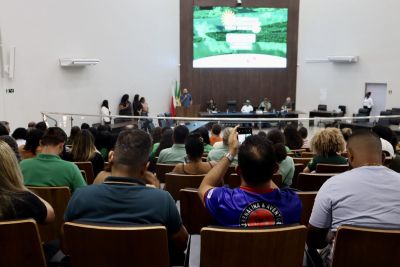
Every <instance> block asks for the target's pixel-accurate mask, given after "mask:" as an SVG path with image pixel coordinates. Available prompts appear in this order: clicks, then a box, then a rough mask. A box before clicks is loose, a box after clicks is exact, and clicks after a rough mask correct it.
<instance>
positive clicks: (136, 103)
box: [132, 94, 143, 116]
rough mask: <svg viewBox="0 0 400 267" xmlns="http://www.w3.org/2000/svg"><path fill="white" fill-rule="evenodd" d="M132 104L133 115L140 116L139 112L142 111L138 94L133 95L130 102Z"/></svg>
mask: <svg viewBox="0 0 400 267" xmlns="http://www.w3.org/2000/svg"><path fill="white" fill-rule="evenodd" d="M132 106H133V116H140V114H141V113H142V108H143V106H142V103H141V102H140V99H139V95H137V94H136V95H135V96H134V97H133V102H132Z"/></svg>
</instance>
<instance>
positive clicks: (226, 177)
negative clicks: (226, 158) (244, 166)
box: [224, 165, 236, 181]
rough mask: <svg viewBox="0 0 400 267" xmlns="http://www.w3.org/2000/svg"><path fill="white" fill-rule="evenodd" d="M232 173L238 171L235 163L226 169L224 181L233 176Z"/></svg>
mask: <svg viewBox="0 0 400 267" xmlns="http://www.w3.org/2000/svg"><path fill="white" fill-rule="evenodd" d="M232 173H236V166H235V165H230V166H229V167H228V170H227V171H226V173H225V175H224V181H225V180H226V179H229V176H231V174H232Z"/></svg>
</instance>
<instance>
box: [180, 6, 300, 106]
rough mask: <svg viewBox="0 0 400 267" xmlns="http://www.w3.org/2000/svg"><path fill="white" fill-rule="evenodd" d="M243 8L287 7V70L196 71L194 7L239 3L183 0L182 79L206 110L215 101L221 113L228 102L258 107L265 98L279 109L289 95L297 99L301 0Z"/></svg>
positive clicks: (181, 9)
mask: <svg viewBox="0 0 400 267" xmlns="http://www.w3.org/2000/svg"><path fill="white" fill-rule="evenodd" d="M242 2H243V4H242V6H252V7H286V8H288V41H287V68H286V69H217V68H210V69H203V68H199V69H194V68H193V6H195V5H199V6H236V3H237V2H236V0H234V1H233V0H220V1H215V0H181V2H180V46H181V47H180V64H181V65H180V80H181V88H185V87H187V88H188V89H189V91H190V92H191V93H192V95H193V101H194V103H197V104H200V105H201V109H202V110H204V109H205V108H206V103H207V101H208V100H209V99H210V98H214V100H215V101H216V103H217V105H218V108H219V109H220V110H225V109H226V101H228V100H236V101H237V102H238V109H240V107H241V104H242V103H243V102H244V101H245V100H246V99H250V100H251V101H252V103H253V104H254V105H258V104H259V103H260V102H261V100H262V99H263V98H264V97H268V98H270V99H271V101H272V105H273V107H274V108H276V109H278V108H280V106H281V105H282V103H283V102H284V101H285V98H286V97H287V96H290V97H291V98H292V99H293V100H294V101H295V97H296V77H297V44H298V24H299V0H281V1H279V0H242Z"/></svg>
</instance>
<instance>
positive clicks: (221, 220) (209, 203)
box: [204, 187, 301, 227]
mask: <svg viewBox="0 0 400 267" xmlns="http://www.w3.org/2000/svg"><path fill="white" fill-rule="evenodd" d="M204 201H205V204H206V208H207V210H208V211H209V212H210V214H211V216H212V217H213V218H214V220H215V221H216V222H217V223H218V224H219V225H222V226H231V227H254V226H270V225H279V224H294V223H299V222H300V216H301V201H300V199H299V197H298V196H297V194H296V193H295V192H293V191H292V190H291V189H267V190H265V191H264V192H257V191H256V190H255V189H253V188H249V187H239V188H234V189H230V188H226V187H216V188H213V189H211V190H209V191H208V192H207V193H206V196H205V199H204Z"/></svg>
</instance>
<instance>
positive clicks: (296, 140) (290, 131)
mask: <svg viewBox="0 0 400 267" xmlns="http://www.w3.org/2000/svg"><path fill="white" fill-rule="evenodd" d="M283 133H284V135H285V141H286V145H287V146H288V147H289V148H290V149H300V148H301V147H302V146H303V138H301V136H300V134H299V132H298V131H297V128H296V127H295V126H293V125H288V126H286V128H285V130H284V132H283Z"/></svg>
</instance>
